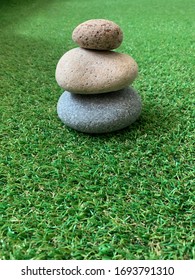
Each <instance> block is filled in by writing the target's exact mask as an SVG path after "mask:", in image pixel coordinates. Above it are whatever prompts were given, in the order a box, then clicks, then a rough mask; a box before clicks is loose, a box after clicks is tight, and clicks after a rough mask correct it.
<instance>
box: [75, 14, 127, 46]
mask: <svg viewBox="0 0 195 280" xmlns="http://www.w3.org/2000/svg"><path fill="white" fill-rule="evenodd" d="M72 39H73V41H74V42H75V43H77V44H78V45H79V46H80V47H82V48H86V49H94V50H112V49H116V48H118V47H119V46H120V44H121V43H122V40H123V32H122V30H121V29H120V27H119V26H118V25H117V24H116V23H114V22H113V21H110V20H105V19H91V20H88V21H85V22H83V23H81V24H80V25H78V26H77V27H76V28H75V29H74V31H73V33H72Z"/></svg>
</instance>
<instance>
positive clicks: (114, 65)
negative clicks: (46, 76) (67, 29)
mask: <svg viewBox="0 0 195 280" xmlns="http://www.w3.org/2000/svg"><path fill="white" fill-rule="evenodd" d="M137 73H138V66H137V63H136V62H135V60H134V59H133V58H132V57H130V56H129V55H127V54H122V53H117V52H114V51H95V50H87V49H83V48H74V49H72V50H70V51H68V52H66V53H65V54H64V55H63V56H62V57H61V58H60V60H59V62H58V64H57V67H56V81H57V83H58V84H59V86H60V87H62V88H63V89H65V90H67V91H69V92H72V93H81V94H94V93H104V92H111V91H117V90H120V89H122V88H124V87H126V86H128V85H130V84H131V83H132V82H133V81H134V80H135V78H136V76H137Z"/></svg>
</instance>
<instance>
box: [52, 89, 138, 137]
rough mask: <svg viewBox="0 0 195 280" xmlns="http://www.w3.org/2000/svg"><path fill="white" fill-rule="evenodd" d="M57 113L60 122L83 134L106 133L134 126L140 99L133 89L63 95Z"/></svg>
mask: <svg viewBox="0 0 195 280" xmlns="http://www.w3.org/2000/svg"><path fill="white" fill-rule="evenodd" d="M57 112H58V116H59V118H60V119H61V120H62V122H63V123H64V124H66V125H67V126H69V127H71V128H74V129H76V130H78V131H81V132H86V133H106V132H112V131H116V130H119V129H122V128H124V127H126V126H129V125H130V124H131V123H133V122H134V121H135V120H136V119H137V118H138V117H139V115H140V113H141V99H140V97H139V95H138V94H137V93H136V91H135V90H134V89H133V88H125V89H122V90H119V91H117V92H112V93H109V94H107V93H104V94H96V95H81V94H72V93H70V92H64V93H63V94H62V95H61V97H60V98H59V101H58V104H57Z"/></svg>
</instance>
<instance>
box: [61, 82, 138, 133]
mask: <svg viewBox="0 0 195 280" xmlns="http://www.w3.org/2000/svg"><path fill="white" fill-rule="evenodd" d="M127 89H130V90H131V91H132V92H133V94H134V95H135V96H136V98H137V104H138V105H139V108H138V110H137V114H136V116H134V118H133V120H132V121H131V122H128V123H126V124H124V125H123V126H120V127H117V126H116V125H115V126H114V127H113V126H112V127H110V129H108V127H106V128H104V129H102V130H101V131H100V130H99V129H98V130H96V131H94V128H90V129H82V128H78V127H77V126H72V125H69V124H68V123H66V122H65V121H64V120H63V118H62V116H61V113H60V111H61V108H60V105H61V104H60V103H61V102H62V100H63V97H64V95H66V94H70V95H75V94H73V93H70V92H67V91H65V92H63V93H62V94H61V96H60V97H59V100H58V102H57V115H58V117H59V119H60V120H61V121H62V123H64V125H65V126H67V127H69V128H71V129H74V130H76V131H78V132H82V133H86V134H95V135H97V134H106V133H111V132H115V131H120V130H122V129H124V128H126V127H129V126H130V125H131V124H133V123H134V122H135V121H137V120H138V119H139V117H140V115H141V112H142V99H141V96H140V95H139V94H138V92H137V91H136V90H135V89H134V88H132V87H127ZM119 91H121V90H119ZM113 93H115V94H116V92H113ZM105 94H107V93H104V95H105ZM75 96H76V95H75ZM77 96H78V95H77ZM80 96H84V97H86V96H87V95H80ZM93 96H94V95H93ZM97 96H101V95H99V94H97ZM91 97H92V95H91Z"/></svg>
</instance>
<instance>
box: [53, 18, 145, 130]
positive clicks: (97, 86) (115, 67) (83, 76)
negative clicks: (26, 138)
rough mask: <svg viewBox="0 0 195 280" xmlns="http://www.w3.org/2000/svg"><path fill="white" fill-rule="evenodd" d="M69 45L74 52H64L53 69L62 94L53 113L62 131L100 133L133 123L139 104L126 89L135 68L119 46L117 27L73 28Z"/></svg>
mask: <svg viewBox="0 0 195 280" xmlns="http://www.w3.org/2000/svg"><path fill="white" fill-rule="evenodd" d="M72 39H73V40H74V42H76V43H77V44H78V45H79V47H78V48H74V49H72V50H70V51H68V52H66V53H65V54H64V55H63V56H62V57H61V58H60V60H59V62H58V64H57V67H56V80H57V83H58V84H59V86H60V87H62V88H63V89H64V90H65V92H64V93H63V94H62V95H61V97H60V98H59V101H58V104H57V113H58V116H59V118H60V119H61V120H62V122H63V123H64V124H66V125H67V126H69V127H71V128H74V129H76V130H78V131H81V132H86V133H106V132H112V131H115V130H119V129H122V128H124V127H126V126H129V125H130V124H131V123H133V122H134V121H135V120H136V119H137V118H138V117H139V115H140V113H141V99H140V97H139V95H138V94H137V92H136V91H135V90H134V89H133V88H132V87H129V85H131V84H132V82H133V81H134V80H135V78H136V77H137V73H138V66H137V63H136V62H135V60H134V59H133V58H132V57H130V56H129V55H127V54H122V53H118V52H115V51H112V50H113V49H116V48H118V47H119V46H120V44H121V43H122V40H123V33H122V30H121V29H120V27H119V26H118V25H117V24H115V23H114V22H112V21H109V20H105V19H94V20H88V21H86V22H84V23H82V24H80V25H78V26H77V27H76V28H75V29H74V31H73V34H72Z"/></svg>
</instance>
